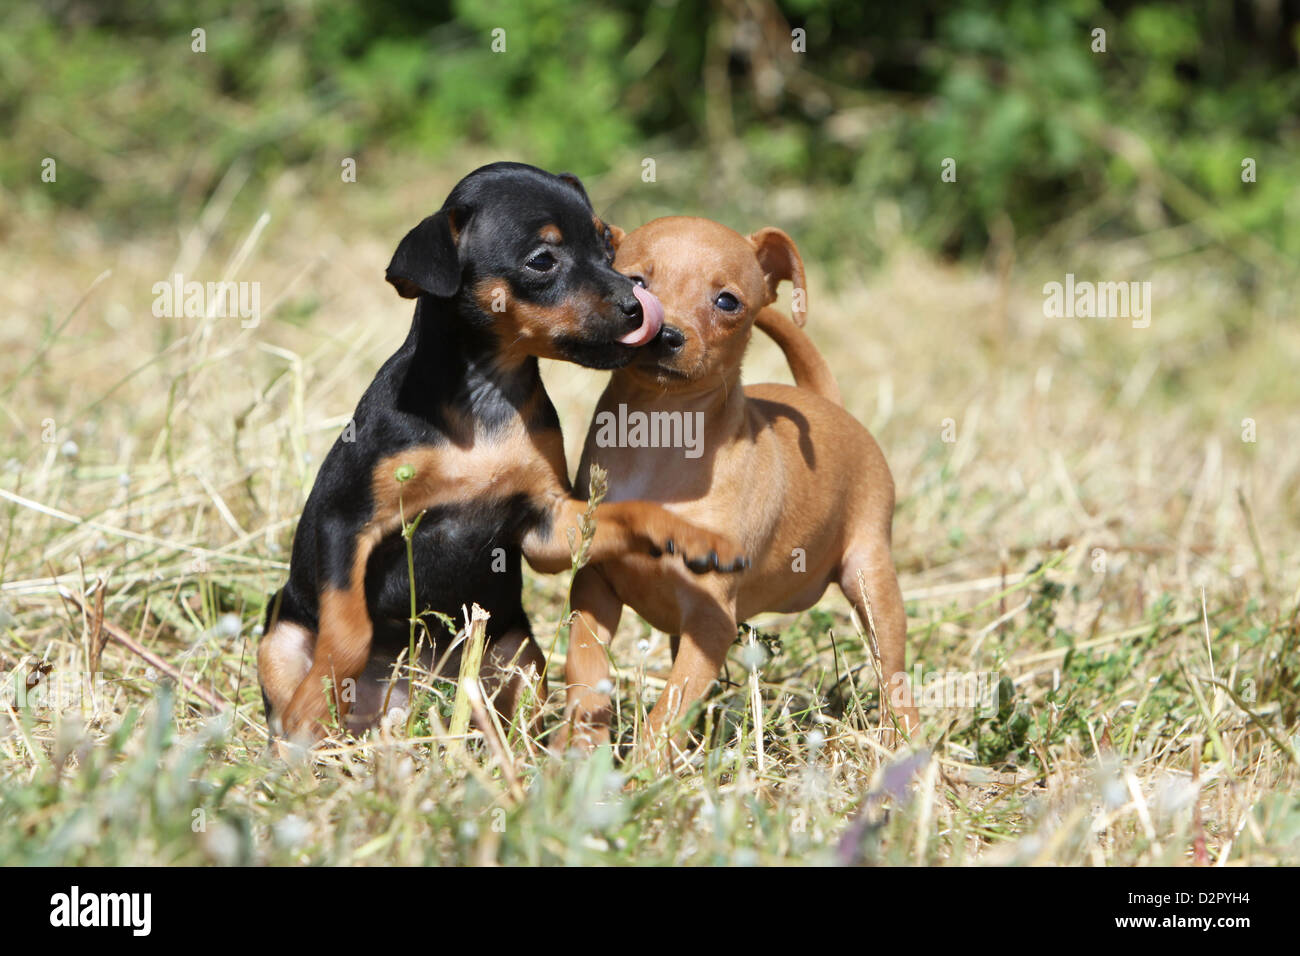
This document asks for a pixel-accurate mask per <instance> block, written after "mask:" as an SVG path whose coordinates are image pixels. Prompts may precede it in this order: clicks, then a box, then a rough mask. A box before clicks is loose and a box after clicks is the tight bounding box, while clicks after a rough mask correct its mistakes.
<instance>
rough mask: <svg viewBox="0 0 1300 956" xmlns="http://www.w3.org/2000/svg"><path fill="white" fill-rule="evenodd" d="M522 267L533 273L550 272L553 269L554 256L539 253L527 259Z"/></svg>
mask: <svg viewBox="0 0 1300 956" xmlns="http://www.w3.org/2000/svg"><path fill="white" fill-rule="evenodd" d="M524 265H526V266H528V268H530V269H532V270H533V271H534V272H550V271H551V270H552V269H554V268H555V256H553V255H551V254H550V253H549V252H539V253H537V255H535V256H533V257H532V258H531V259H529V260H528V261H527V262H526V263H524Z"/></svg>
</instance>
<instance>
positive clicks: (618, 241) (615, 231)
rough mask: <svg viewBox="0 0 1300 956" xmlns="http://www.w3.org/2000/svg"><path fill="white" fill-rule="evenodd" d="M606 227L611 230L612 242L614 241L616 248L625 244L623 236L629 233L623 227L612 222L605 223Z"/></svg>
mask: <svg viewBox="0 0 1300 956" xmlns="http://www.w3.org/2000/svg"><path fill="white" fill-rule="evenodd" d="M605 228H606V229H608V230H609V239H610V242H612V243H614V249H615V250H617V249H618V247H619V246H621V245H622V244H623V237H624V236H626V235H627V233H626V232H624V231H623V230H622V229H620V228H618V226H616V225H614V224H613V223H612V222H607V223H605Z"/></svg>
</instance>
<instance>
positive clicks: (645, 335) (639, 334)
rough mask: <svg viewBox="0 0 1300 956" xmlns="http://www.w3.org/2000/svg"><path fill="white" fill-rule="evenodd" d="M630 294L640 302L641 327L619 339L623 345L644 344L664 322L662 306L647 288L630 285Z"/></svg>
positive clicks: (657, 332) (655, 333) (657, 331)
mask: <svg viewBox="0 0 1300 956" xmlns="http://www.w3.org/2000/svg"><path fill="white" fill-rule="evenodd" d="M632 294H633V295H635V296H636V298H637V301H638V302H640V303H641V327H640V328H639V329H635V330H633V331H631V332H629V333H628V334H627V335H625V336H623V337H622V338H621V339H619V341H620V342H622V343H623V344H624V345H645V344H646V343H647V342H649V341H650V340H651V339H652V338H654V337H655V336H656V335H658V334H659V330H660V329H661V328H663V324H664V307H663V303H661V302H660V301H659V300H658V299H657V298H656V297H655V295H654V293H653V292H651V291H649V290H648V289H643V288H641V287H640V286H639V285H634V286H632Z"/></svg>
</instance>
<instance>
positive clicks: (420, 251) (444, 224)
mask: <svg viewBox="0 0 1300 956" xmlns="http://www.w3.org/2000/svg"><path fill="white" fill-rule="evenodd" d="M464 219H465V213H464V211H463V210H461V209H454V208H453V209H440V210H439V211H438V212H436V213H434V214H433V215H432V216H429V217H428V218H427V219H425V220H424V221H423V222H421V223H420V224H419V225H418V226H416V227H415V228H414V229H412V230H411V231H410V232H408V233H407V234H406V236H405V237H404V238H403V239H402V241H401V242H400V243H398V244H397V251H396V252H394V253H393V259H392V261H391V262H389V263H388V271H387V272H385V273H384V278H385V279H387V280H388V281H389V282H391V283H392V284H393V288H395V289H396V290H397V294H398V295H400V296H402V297H403V298H406V299H414V298H417V297H418V296H419V295H420V293H421V292H427V293H429V295H436V296H438V297H439V298H442V299H446V298H449V297H450V296H453V295H455V294H456V293H457V291H459V289H460V253H459V251H458V250H457V248H456V243H457V241H458V240H459V238H460V230H461V227H462V226H464Z"/></svg>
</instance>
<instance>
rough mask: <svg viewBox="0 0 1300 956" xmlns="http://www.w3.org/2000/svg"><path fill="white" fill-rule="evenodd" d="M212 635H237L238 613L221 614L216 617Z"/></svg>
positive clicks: (231, 636)
mask: <svg viewBox="0 0 1300 956" xmlns="http://www.w3.org/2000/svg"><path fill="white" fill-rule="evenodd" d="M212 634H213V636H214V637H224V638H233V637H238V636H239V615H238V614H223V615H221V617H219V618H217V624H216V626H215V627H214V628H213V629H212Z"/></svg>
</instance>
